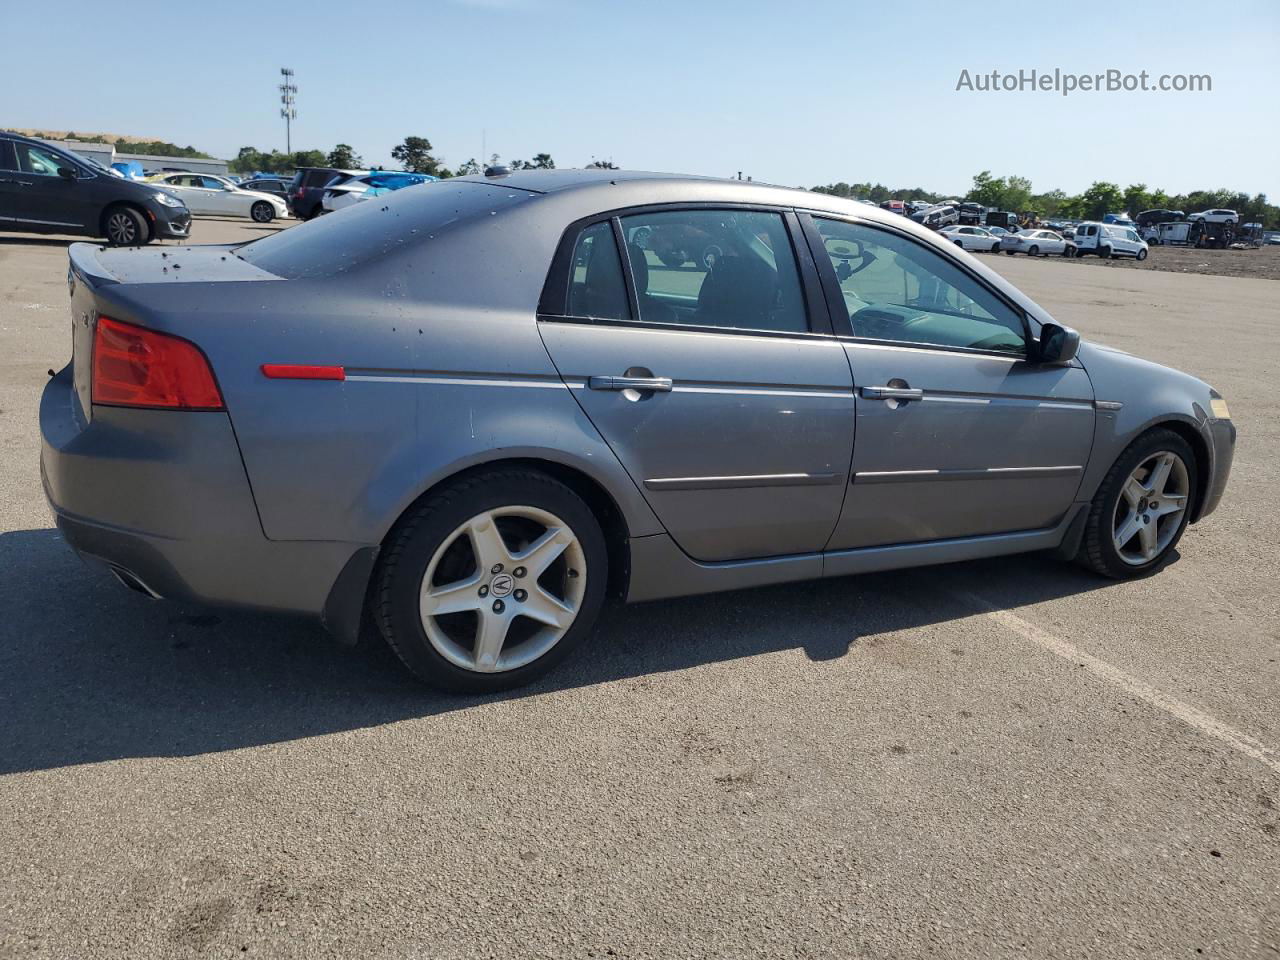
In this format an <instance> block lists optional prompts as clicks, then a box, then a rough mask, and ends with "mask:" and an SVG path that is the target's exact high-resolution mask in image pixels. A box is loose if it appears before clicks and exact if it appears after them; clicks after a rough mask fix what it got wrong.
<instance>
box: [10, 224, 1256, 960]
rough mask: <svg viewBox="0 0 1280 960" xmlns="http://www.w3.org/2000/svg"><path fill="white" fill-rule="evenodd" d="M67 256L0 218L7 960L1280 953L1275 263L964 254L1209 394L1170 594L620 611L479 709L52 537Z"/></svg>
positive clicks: (984, 570) (850, 588)
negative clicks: (157, 597)
mask: <svg viewBox="0 0 1280 960" xmlns="http://www.w3.org/2000/svg"><path fill="white" fill-rule="evenodd" d="M260 229H263V228H260V227H257V226H256V225H253V226H251V225H246V224H237V223H234V222H229V221H219V222H212V221H200V222H198V223H197V233H196V239H198V240H206V241H212V240H223V239H231V238H241V237H246V236H251V235H253V232H254V231H257V230H260ZM65 247H66V242H65V241H60V240H54V239H42V238H29V237H28V238H17V237H12V236H3V235H0V451H3V456H0V570H2V571H3V572H4V576H3V578H0V611H2V612H3V616H0V811H3V816H0V851H3V854H2V855H0V862H3V864H4V868H3V870H0V956H3V957H10V956H14V957H26V956H38V957H59V958H61V957H76V958H88V957H109V956H110V957H117V956H130V957H136V956H157V957H195V956H225V957H230V956H261V957H307V958H315V957H329V956H333V957H355V956H358V957H363V958H395V960H409V958H424V960H425V958H453V957H525V956H531V957H584V958H585V957H614V956H616V957H624V958H638V957H661V958H671V957H706V956H726V957H730V956H732V957H769V958H777V957H822V958H833V957H834V958H843V957H868V958H900V957H976V958H1001V957H1089V958H1124V957H1161V958H1165V957H1184V956H1185V957H1191V958H1195V957H1220V958H1231V960H1237V958H1259V960H1261V958H1269V960H1275V958H1277V957H1280V710H1278V709H1277V706H1276V705H1277V702H1278V699H1280V662H1278V661H1280V587H1277V574H1278V573H1280V569H1278V568H1280V559H1278V553H1280V550H1278V549H1277V548H1278V547H1280V520H1278V518H1280V493H1278V492H1277V485H1276V481H1275V477H1276V476H1277V474H1278V473H1280V429H1278V424H1280V383H1277V379H1276V378H1277V369H1280V349H1278V348H1277V346H1276V339H1275V336H1276V333H1275V331H1276V329H1277V325H1278V323H1280V307H1278V306H1277V299H1278V298H1277V293H1278V292H1280V285H1278V284H1277V281H1273V280H1265V279H1248V278H1236V277H1216V276H1195V275H1185V274H1179V273H1163V272H1157V271H1151V270H1110V269H1097V268H1095V267H1092V266H1089V265H1085V264H1076V263H1057V262H1053V263H1050V262H1045V261H1036V260H1027V259H1025V258H1013V257H994V256H988V257H986V259H985V261H984V262H986V263H988V264H989V265H991V266H993V267H995V268H997V269H999V270H1000V271H1001V272H1002V273H1004V274H1005V275H1006V276H1008V277H1009V278H1010V279H1011V280H1012V281H1013V282H1015V283H1016V284H1018V285H1020V286H1021V287H1022V288H1023V289H1024V290H1026V291H1027V292H1028V293H1029V294H1031V295H1032V296H1033V297H1035V298H1036V299H1037V300H1038V301H1039V302H1040V303H1042V304H1043V305H1045V306H1046V307H1047V308H1048V309H1049V310H1050V311H1052V312H1053V313H1054V314H1055V315H1056V316H1057V317H1058V318H1059V319H1060V320H1062V321H1064V322H1066V323H1069V324H1071V325H1074V326H1076V327H1078V328H1079V329H1080V330H1081V331H1082V332H1083V334H1084V335H1085V336H1087V337H1092V338H1096V339H1099V340H1102V341H1104V342H1107V343H1110V344H1112V345H1114V346H1117V347H1120V348H1121V349H1125V350H1129V351H1132V352H1135V353H1139V354H1141V355H1143V356H1145V357H1148V358H1150V359H1153V360H1156V361H1160V362H1164V363H1168V364H1171V365H1175V366H1178V367H1181V368H1183V369H1186V370H1188V371H1190V372H1192V373H1195V374H1196V375H1198V376H1200V377H1202V378H1204V379H1205V380H1207V381H1209V382H1210V383H1211V384H1213V385H1214V386H1215V387H1216V388H1217V389H1218V390H1219V391H1220V392H1221V393H1222V394H1223V395H1224V396H1225V397H1226V398H1227V400H1228V401H1229V403H1230V406H1231V410H1232V412H1233V414H1234V417H1235V419H1236V422H1237V424H1238V427H1239V429H1240V432H1241V440H1240V445H1239V448H1238V452H1237V455H1236V461H1235V468H1234V472H1233V476H1232V481H1231V485H1230V486H1229V488H1228V490H1227V495H1226V499H1225V501H1224V503H1223V505H1222V507H1221V508H1220V509H1219V511H1218V512H1217V513H1216V514H1215V515H1214V516H1212V517H1211V518H1210V519H1208V520H1207V521H1205V522H1204V523H1203V524H1201V525H1198V526H1196V527H1193V528H1191V530H1190V531H1189V532H1188V534H1187V535H1186V537H1185V538H1184V540H1183V541H1182V544H1181V547H1180V552H1181V555H1180V557H1179V558H1178V559H1177V560H1176V562H1175V563H1173V564H1172V565H1171V566H1170V567H1169V568H1168V569H1166V570H1165V571H1163V572H1162V573H1160V574H1159V575H1157V576H1155V577H1153V578H1150V579H1147V580H1143V581H1138V582H1132V583H1125V584H1116V583H1111V582H1107V581H1103V580H1100V579H1097V578H1095V577H1094V576H1092V575H1090V574H1087V573H1085V572H1084V571H1083V570H1079V569H1076V568H1073V567H1070V566H1065V565H1062V564H1060V563H1058V562H1056V561H1053V560H1052V559H1048V558H1043V557H1039V556H1030V557H1015V558H1009V559H1004V560H999V561H989V562H981V563H972V564H966V565H958V566H953V567H942V568H930V569H924V570H917V571H908V572H899V573H891V574H882V575H875V576H864V577H859V578H850V579H844V580H834V581H825V582H819V583H811V584H799V585H793V586H785V587H779V588H771V589H765V590H758V591H754V592H744V593H734V594H725V595H718V596H709V597H700V598H692V599H685V600H679V601H668V602H664V603H659V604H649V605H643V606H637V607H631V608H622V609H615V610H614V611H612V612H611V613H610V614H609V615H608V616H607V617H606V619H605V621H604V624H603V627H602V629H601V631H600V634H599V635H598V636H597V637H596V639H595V640H594V641H593V643H592V644H591V645H590V646H589V647H588V648H586V649H585V650H584V652H583V654H582V655H580V656H578V657H577V658H576V659H575V660H574V661H573V662H571V663H570V664H568V665H567V666H566V667H565V668H562V669H561V670H560V671H559V672H557V673H556V674H554V675H553V676H552V677H550V678H548V679H547V680H545V681H543V682H541V683H539V684H538V685H536V686H534V687H532V688H529V689H525V690H521V691H518V692H516V693H514V694H511V695H508V696H506V697H503V698H499V699H490V700H479V699H458V698H449V697H444V696H440V695H437V694H434V693H431V692H428V691H425V690H424V689H422V688H420V687H418V686H417V685H416V684H415V683H414V682H413V681H412V680H410V679H409V677H408V676H407V674H406V673H405V672H404V671H403V670H402V669H401V668H400V666H399V665H398V663H397V662H396V661H395V660H394V658H393V656H391V655H390V654H389V653H388V652H387V651H386V650H385V649H383V648H382V647H381V646H378V645H371V646H369V647H362V648H357V649H355V650H346V649H342V648H339V647H337V646H335V645H333V644H332V643H330V642H329V641H328V640H327V638H326V636H325V635H324V634H323V632H322V631H321V630H320V628H319V627H317V626H314V625H312V624H309V623H302V622H296V621H293V620H287V619H280V618H271V617H264V616H255V615H251V614H244V613H227V612H224V611H212V610H207V609H203V608H197V607H188V606H183V605H180V604H174V603H164V602H162V603H156V602H152V601H148V600H146V599H145V598H142V597H140V596H138V595H136V594H133V593H130V592H128V591H126V590H124V589H123V588H121V587H119V586H118V585H117V584H116V583H114V582H113V581H109V580H107V579H105V578H103V577H100V576H97V575H95V574H92V573H90V572H89V571H88V570H87V569H86V568H85V567H83V566H82V565H81V564H80V562H79V561H78V560H77V559H76V558H75V557H74V556H73V555H72V554H71V552H70V551H69V550H68V549H67V548H66V547H65V545H63V544H62V543H61V542H60V541H59V540H58V537H57V536H56V534H55V532H54V531H53V530H52V529H51V521H50V518H49V513H48V509H47V507H46V505H45V502H44V498H43V494H42V492H41V486H40V476H39V468H38V446H39V444H38V431H37V423H36V409H37V402H38V397H39V393H40V390H41V388H42V385H43V383H44V380H45V379H46V371H47V370H48V369H50V368H54V369H57V368H59V367H61V366H62V364H63V363H65V361H66V359H67V357H68V355H69V351H70V345H69V336H68V318H67V314H66V305H65V302H66V296H67V291H66V282H65V274H66V250H65Z"/></svg>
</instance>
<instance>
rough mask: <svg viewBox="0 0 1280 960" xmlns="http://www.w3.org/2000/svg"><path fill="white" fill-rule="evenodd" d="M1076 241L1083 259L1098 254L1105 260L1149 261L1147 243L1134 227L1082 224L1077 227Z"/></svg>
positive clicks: (1110, 224)
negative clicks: (1091, 254) (1127, 258)
mask: <svg viewBox="0 0 1280 960" xmlns="http://www.w3.org/2000/svg"><path fill="white" fill-rule="evenodd" d="M1075 240H1076V252H1077V253H1078V254H1079V255H1080V256H1082V257H1083V256H1084V255H1085V254H1086V253H1096V254H1097V255H1098V256H1100V257H1102V258H1104V259H1106V258H1110V257H1133V258H1134V259H1135V260H1145V259H1147V241H1145V240H1143V239H1142V238H1141V237H1140V236H1138V231H1137V230H1135V229H1134V228H1133V227H1122V226H1120V225H1119V224H1116V223H1097V222H1092V223H1082V224H1080V226H1078V227H1076V236H1075Z"/></svg>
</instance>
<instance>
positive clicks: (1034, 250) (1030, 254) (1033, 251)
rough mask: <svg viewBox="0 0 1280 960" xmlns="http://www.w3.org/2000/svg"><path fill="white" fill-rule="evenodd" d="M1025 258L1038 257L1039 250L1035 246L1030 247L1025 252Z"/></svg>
mask: <svg viewBox="0 0 1280 960" xmlns="http://www.w3.org/2000/svg"><path fill="white" fill-rule="evenodd" d="M1027 256H1028V257H1038V256H1040V248H1039V247H1037V246H1032V248H1031V249H1030V250H1028V251H1027Z"/></svg>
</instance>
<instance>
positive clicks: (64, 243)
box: [0, 235, 90, 247]
mask: <svg viewBox="0 0 1280 960" xmlns="http://www.w3.org/2000/svg"><path fill="white" fill-rule="evenodd" d="M89 239H90V238H89V237H30V236H26V237H10V236H4V235H0V247H69V246H71V244H73V243H77V242H79V241H81V240H89Z"/></svg>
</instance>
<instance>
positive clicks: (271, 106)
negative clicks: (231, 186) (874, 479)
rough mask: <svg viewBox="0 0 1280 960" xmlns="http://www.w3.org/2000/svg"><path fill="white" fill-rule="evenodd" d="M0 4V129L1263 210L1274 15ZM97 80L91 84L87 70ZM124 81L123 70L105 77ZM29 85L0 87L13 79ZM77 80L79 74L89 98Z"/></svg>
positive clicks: (1123, 8) (315, 2)
mask: <svg viewBox="0 0 1280 960" xmlns="http://www.w3.org/2000/svg"><path fill="white" fill-rule="evenodd" d="M55 6H56V7H57V9H58V11H59V14H58V17H57V24H56V26H55V25H54V24H53V20H51V17H50V8H49V7H48V6H47V5H42V4H35V3H31V4H21V5H20V4H16V3H9V4H6V5H5V9H4V16H3V21H4V31H5V34H6V37H7V42H6V43H5V62H6V74H7V75H8V76H9V77H10V78H11V79H10V81H9V82H6V83H4V84H3V85H2V86H0V126H17V127H44V128H60V129H74V130H81V131H83V130H101V131H110V132H114V133H127V134H136V135H140V136H147V137H155V138H158V139H163V140H172V141H174V142H177V143H180V144H187V143H190V144H193V145H195V146H197V147H200V148H201V149H203V150H205V151H206V152H209V153H212V154H215V155H217V156H233V155H234V154H235V151H236V150H237V149H238V148H239V147H241V146H243V145H246V144H251V145H254V146H257V147H259V148H261V149H269V148H272V147H279V148H283V147H284V125H283V122H282V121H281V120H280V119H279V117H278V112H277V111H278V104H277V103H276V100H275V97H276V92H275V89H274V87H275V84H277V83H278V82H279V75H278V74H279V68H280V67H281V66H286V65H287V66H291V67H293V68H294V70H295V71H296V74H297V75H296V81H297V83H298V86H299V88H300V92H299V95H298V119H297V121H296V123H295V126H294V136H293V143H294V147H295V149H298V148H306V147H312V146H315V147H319V148H322V149H325V150H327V149H329V148H330V147H331V146H332V145H333V144H334V143H335V142H337V141H344V142H347V143H350V144H352V145H353V146H355V148H356V149H357V151H358V152H359V153H361V154H362V155H363V156H364V158H365V160H366V161H367V162H369V163H383V164H387V165H390V151H391V148H392V146H394V145H395V144H396V143H398V142H399V141H400V140H401V139H403V138H404V137H405V136H406V135H408V134H420V135H425V136H427V137H428V138H429V139H430V140H431V141H432V143H433V144H434V146H435V148H436V152H437V154H439V155H441V156H443V157H444V159H445V160H446V161H448V162H449V163H450V164H451V165H456V164H458V163H460V162H461V161H463V160H466V159H467V158H468V157H472V156H477V157H478V156H480V154H481V149H482V144H484V145H486V146H487V148H488V150H489V151H490V152H497V153H500V154H501V155H502V156H503V157H505V158H512V157H520V158H528V157H531V156H532V155H533V154H534V153H537V152H539V151H546V152H549V153H550V154H552V156H553V157H554V158H555V159H556V162H557V163H558V164H559V165H561V166H580V165H582V164H584V163H586V162H588V161H589V160H591V159H592V158H593V157H604V158H612V159H613V160H614V161H615V162H616V163H618V164H619V165H620V166H623V167H628V168H632V169H655V170H675V171H682V172H689V173H702V174H712V175H724V176H732V175H734V174H735V173H736V172H737V171H739V170H742V171H743V172H744V173H745V174H750V175H752V176H754V177H755V178H756V179H758V180H766V181H770V182H775V183H784V184H790V185H805V186H808V185H812V184H816V183H826V182H829V181H833V180H846V181H849V182H855V181H881V182H884V183H886V184H888V185H890V186H915V185H919V186H923V187H926V188H931V189H935V190H938V191H940V192H945V193H959V192H962V191H963V190H965V189H967V187H968V186H969V184H970V181H971V179H972V176H973V174H974V173H976V172H978V171H979V170H983V169H990V170H992V171H993V172H995V173H996V174H1007V173H1017V174H1021V175H1023V176H1027V177H1030V178H1031V180H1032V183H1033V186H1034V188H1035V189H1036V190H1037V191H1040V190H1046V189H1049V188H1051V187H1061V188H1063V189H1065V190H1067V191H1069V192H1078V191H1079V190H1081V189H1083V188H1084V187H1086V186H1087V185H1088V184H1089V183H1090V182H1091V181H1093V180H1112V181H1116V182H1118V183H1120V184H1121V186H1124V185H1125V184H1128V183H1131V182H1145V183H1146V184H1147V185H1148V186H1149V187H1157V186H1159V187H1163V188H1165V189H1166V190H1169V191H1171V192H1182V191H1186V190H1190V189H1196V188H1201V187H1229V188H1233V189H1241V190H1247V191H1250V192H1259V191H1262V192H1265V193H1267V194H1268V195H1269V196H1270V197H1271V199H1272V201H1273V202H1274V201H1275V200H1276V198H1277V197H1280V123H1278V122H1277V121H1278V120H1280V110H1278V109H1277V106H1276V104H1277V102H1278V95H1280V65H1278V64H1280V56H1277V53H1278V52H1280V4H1277V3H1272V2H1265V0H1257V2H1248V0H1245V2H1238V3H1236V2H1233V3H1225V4H1214V5H1212V6H1206V5H1204V4H1203V3H1200V4H1196V3H1160V4H1154V3H1153V4H1148V3H1141V2H1131V3H1128V4H1097V3H1082V4H1045V3H1031V2H1028V3H1021V4H1003V5H1000V4H997V5H994V6H993V5H991V4H981V5H977V4H961V3H919V2H910V0H897V2H892V3H879V4H863V3H856V2H854V0H844V2H811V3H806V2H797V0H793V2H778V0H775V2H772V3H764V2H756V0H738V2H733V3H725V2H720V0H703V2H700V3H694V2H688V0H684V2H678V0H676V2H668V0H647V2H643V3H615V2H611V0H423V2H417V3H414V2H401V0H378V2H376V3H370V4H353V3H351V2H350V0H343V2H336V0H307V2H306V3H301V4H275V5H268V4H252V3H247V4H235V5H225V4H172V5H168V4H166V5H161V4H156V3H125V4H123V5H121V4H106V3H102V2H100V0H94V2H82V0H71V2H65V0H64V2H62V3H58V4H55ZM107 64H109V65H110V66H109V67H108V66H106V65H107ZM128 64H132V65H133V66H134V67H135V69H132V70H130V69H124V67H125V66H126V65H128ZM1055 67H1057V68H1060V69H1062V70H1064V71H1070V72H1075V73H1093V72H1096V71H1103V70H1106V69H1108V68H1115V69H1118V70H1121V71H1123V72H1126V73H1130V72H1131V73H1137V72H1138V71H1140V70H1147V71H1149V72H1150V73H1151V74H1152V75H1153V77H1154V76H1158V75H1159V74H1162V73H1170V74H1173V73H1208V74H1210V75H1211V76H1212V78H1213V89H1212V92H1208V93H1196V94H1191V93H1183V94H1179V93H1150V92H1148V93H1142V92H1134V93H1076V94H1074V95H1072V96H1070V97H1066V98H1064V97H1062V96H1060V95H1058V94H1054V93H1032V92H1021V93H969V92H957V91H956V89H955V88H956V83H957V80H958V78H959V76H960V71H961V70H962V69H968V70H969V71H970V72H971V73H973V74H977V73H980V72H989V71H991V70H993V69H996V70H1000V71H1002V72H1016V71H1018V70H1019V69H1027V70H1030V69H1032V68H1036V69H1040V70H1050V71H1051V70H1052V69H1053V68H1055ZM15 77H22V78H28V79H26V80H25V81H24V82H21V83H15V82H13V80H12V78H15ZM91 77H92V79H90V78H91Z"/></svg>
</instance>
